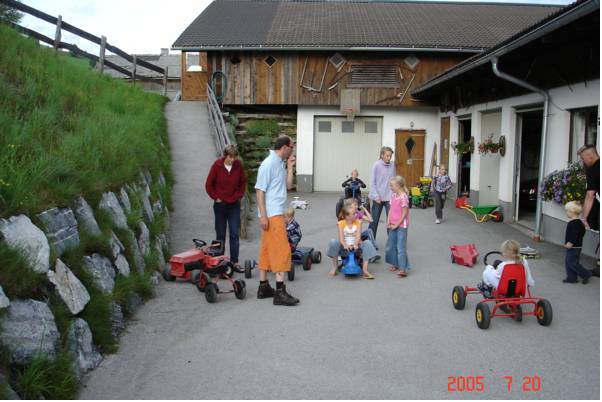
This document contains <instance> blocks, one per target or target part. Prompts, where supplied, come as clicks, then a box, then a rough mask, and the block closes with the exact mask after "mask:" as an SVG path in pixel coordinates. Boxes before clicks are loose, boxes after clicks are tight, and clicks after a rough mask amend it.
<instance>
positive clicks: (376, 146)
mask: <svg viewBox="0 0 602 402" xmlns="http://www.w3.org/2000/svg"><path fill="white" fill-rule="evenodd" d="M314 131H315V132H314V191H336V192H342V191H343V188H342V187H341V184H342V183H343V181H345V179H346V178H347V177H348V176H349V175H350V174H351V171H352V170H353V169H357V170H358V171H359V174H360V176H359V177H360V179H362V180H363V181H364V182H365V183H366V184H367V185H368V186H370V175H371V174H372V165H373V164H374V161H376V160H377V159H378V157H379V152H380V147H381V146H382V118H381V117H356V118H355V119H354V120H353V121H351V120H346V119H345V118H344V117H315V121H314Z"/></svg>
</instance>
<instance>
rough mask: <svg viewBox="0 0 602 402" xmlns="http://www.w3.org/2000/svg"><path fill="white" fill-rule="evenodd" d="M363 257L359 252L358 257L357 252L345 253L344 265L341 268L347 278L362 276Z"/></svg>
mask: <svg viewBox="0 0 602 402" xmlns="http://www.w3.org/2000/svg"><path fill="white" fill-rule="evenodd" d="M361 264H362V256H361V251H359V250H358V256H356V253H355V252H348V251H346V252H345V255H343V257H342V263H341V265H340V267H339V269H340V271H341V273H342V274H343V275H345V276H358V275H361V274H362V272H363V271H362V267H361Z"/></svg>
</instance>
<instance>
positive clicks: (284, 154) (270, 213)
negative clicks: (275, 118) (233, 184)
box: [255, 135, 299, 306]
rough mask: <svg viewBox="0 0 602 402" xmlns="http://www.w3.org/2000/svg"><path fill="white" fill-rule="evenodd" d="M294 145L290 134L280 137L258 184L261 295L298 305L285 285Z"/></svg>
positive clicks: (287, 304)
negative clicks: (271, 278)
mask: <svg viewBox="0 0 602 402" xmlns="http://www.w3.org/2000/svg"><path fill="white" fill-rule="evenodd" d="M294 149H295V143H294V142H293V141H292V140H291V138H290V137H288V136H286V135H283V136H280V137H278V138H277V139H276V143H275V144H274V149H273V150H272V151H270V155H269V156H268V157H267V158H265V159H264V161H263V162H261V165H260V166H259V170H258V171H257V182H256V184H255V193H256V198H257V209H258V214H259V215H258V216H259V224H260V225H261V229H262V231H261V240H260V244H259V262H258V267H259V288H258V289H257V298H258V299H266V298H269V297H273V298H274V304H275V305H282V306H294V305H295V304H297V303H299V299H297V298H295V297H293V296H291V295H290V294H288V292H287V291H286V287H285V285H284V273H285V272H288V271H290V269H291V249H290V247H289V244H288V237H287V234H286V223H285V221H284V210H285V208H286V196H287V189H290V188H292V187H293V168H294V166H295V157H294V156H293V151H294ZM285 161H286V162H285ZM268 271H271V272H274V274H275V275H276V290H274V289H273V288H272V287H271V286H270V283H269V282H268V279H267V275H268Z"/></svg>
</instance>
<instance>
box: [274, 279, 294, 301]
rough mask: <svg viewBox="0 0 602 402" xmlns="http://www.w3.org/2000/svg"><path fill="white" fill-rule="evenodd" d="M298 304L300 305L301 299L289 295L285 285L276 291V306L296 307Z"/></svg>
mask: <svg viewBox="0 0 602 402" xmlns="http://www.w3.org/2000/svg"><path fill="white" fill-rule="evenodd" d="M297 303H299V299H297V298H296V297H293V296H291V295H289V294H288V292H287V291H286V286H284V284H283V285H282V287H281V288H280V289H276V294H275V295H274V305H275V306H294V305H295V304H297Z"/></svg>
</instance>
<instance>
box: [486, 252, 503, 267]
mask: <svg viewBox="0 0 602 402" xmlns="http://www.w3.org/2000/svg"><path fill="white" fill-rule="evenodd" d="M492 254H498V255H502V253H500V252H499V251H490V252H488V253H487V254H485V257H483V264H485V265H489V264H488V263H487V257H489V256H490V255H492Z"/></svg>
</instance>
